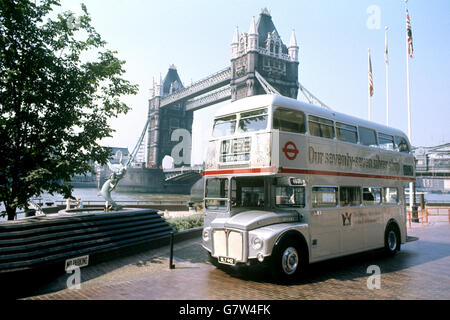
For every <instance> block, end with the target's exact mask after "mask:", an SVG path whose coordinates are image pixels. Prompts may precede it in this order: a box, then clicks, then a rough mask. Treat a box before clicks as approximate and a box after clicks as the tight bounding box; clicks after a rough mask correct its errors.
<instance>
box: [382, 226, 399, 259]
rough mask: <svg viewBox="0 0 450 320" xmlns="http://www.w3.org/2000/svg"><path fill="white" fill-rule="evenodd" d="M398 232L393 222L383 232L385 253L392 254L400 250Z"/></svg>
mask: <svg viewBox="0 0 450 320" xmlns="http://www.w3.org/2000/svg"><path fill="white" fill-rule="evenodd" d="M400 243H401V240H400V234H399V231H398V228H397V226H396V225H395V224H393V223H391V224H389V225H388V226H387V228H386V232H385V234H384V250H385V252H386V254H387V255H389V256H393V255H395V254H396V253H397V251H400Z"/></svg>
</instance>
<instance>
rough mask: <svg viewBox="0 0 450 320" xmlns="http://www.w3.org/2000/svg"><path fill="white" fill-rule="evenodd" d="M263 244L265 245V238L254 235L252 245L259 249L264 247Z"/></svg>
mask: <svg viewBox="0 0 450 320" xmlns="http://www.w3.org/2000/svg"><path fill="white" fill-rule="evenodd" d="M262 246H263V240H262V239H261V238H259V237H254V238H253V239H252V247H253V249H255V250H259V249H261V248H262Z"/></svg>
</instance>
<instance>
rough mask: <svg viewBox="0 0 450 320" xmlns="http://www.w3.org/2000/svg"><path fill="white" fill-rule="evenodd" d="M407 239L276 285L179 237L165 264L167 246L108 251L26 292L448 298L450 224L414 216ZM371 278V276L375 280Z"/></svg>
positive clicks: (44, 295)
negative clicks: (215, 260)
mask: <svg viewBox="0 0 450 320" xmlns="http://www.w3.org/2000/svg"><path fill="white" fill-rule="evenodd" d="M408 235H410V236H415V237H419V240H418V241H414V242H409V243H407V244H405V245H403V246H402V250H401V251H400V252H399V253H398V254H397V255H396V256H395V257H393V258H390V257H386V256H384V255H383V254H382V253H380V252H376V251H374V252H369V253H364V254H360V255H356V256H351V257H346V258H339V259H334V260H332V261H328V262H322V263H317V264H314V265H312V266H311V270H310V272H309V275H308V276H307V278H306V279H305V280H301V281H299V282H297V283H294V284H291V285H280V284H276V283H275V282H274V281H273V280H271V277H270V275H269V273H268V270H266V269H264V268H254V269H250V272H244V273H240V274H238V273H236V272H235V271H233V270H221V269H216V268H215V267H213V266H212V265H211V264H209V263H208V262H207V255H206V253H205V252H204V250H203V249H202V248H201V245H200V239H193V240H188V241H184V242H181V243H178V244H176V246H175V253H174V256H175V265H176V268H175V269H173V270H170V269H169V255H168V253H169V248H168V247H164V248H160V249H156V250H147V251H144V252H135V253H131V254H130V255H128V256H126V257H113V258H112V259H111V260H109V261H107V262H103V263H100V264H96V265H93V266H87V267H84V268H82V269H81V279H82V283H81V288H80V289H68V288H67V279H68V277H69V275H67V274H60V275H59V276H57V277H54V278H52V279H47V280H46V281H44V283H42V281H41V284H40V285H39V286H37V287H35V288H32V290H31V291H29V293H27V294H26V296H24V297H22V298H25V299H33V300H34V299H39V300H55V299H56V300H59V299H71V300H79V299H83V300H84V299H108V300H111V299H113V300H115V299H146V300H147V299H149V300H158V299H164V300H183V299H193V300H205V299H208V300H209V299H217V300H223V299H227V300H228V299H231V300H239V299H249V300H263V299H269V300H272V299H273V300H278V299H281V300H294V299H338V300H341V299H450V256H449V255H450V223H449V222H448V219H447V217H445V218H443V217H432V219H430V223H429V224H428V225H422V224H418V223H413V224H412V228H411V229H408ZM371 265H376V266H379V267H380V270H381V282H380V285H381V288H380V289H372V290H371V289H368V286H367V283H368V278H369V277H370V276H371V274H369V273H368V272H367V269H368V267H369V266H371ZM372 283H373V282H372Z"/></svg>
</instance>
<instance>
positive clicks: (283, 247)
mask: <svg viewBox="0 0 450 320" xmlns="http://www.w3.org/2000/svg"><path fill="white" fill-rule="evenodd" d="M305 269H306V258H305V257H304V255H303V253H302V251H301V246H300V243H299V241H297V240H295V239H292V238H287V239H284V240H282V241H281V242H280V243H279V244H278V246H277V247H275V248H274V253H273V255H272V273H273V275H274V276H275V278H276V279H277V280H281V281H293V280H294V279H298V278H299V277H300V276H301V275H303V274H304V272H305Z"/></svg>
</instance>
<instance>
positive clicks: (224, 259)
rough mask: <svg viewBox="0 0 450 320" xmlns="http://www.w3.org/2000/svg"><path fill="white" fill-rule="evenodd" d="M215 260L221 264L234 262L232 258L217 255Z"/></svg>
mask: <svg viewBox="0 0 450 320" xmlns="http://www.w3.org/2000/svg"><path fill="white" fill-rule="evenodd" d="M217 260H218V261H219V262H220V263H222V264H228V265H231V266H234V265H235V264H236V259H234V258H227V257H219V258H218V259H217Z"/></svg>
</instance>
